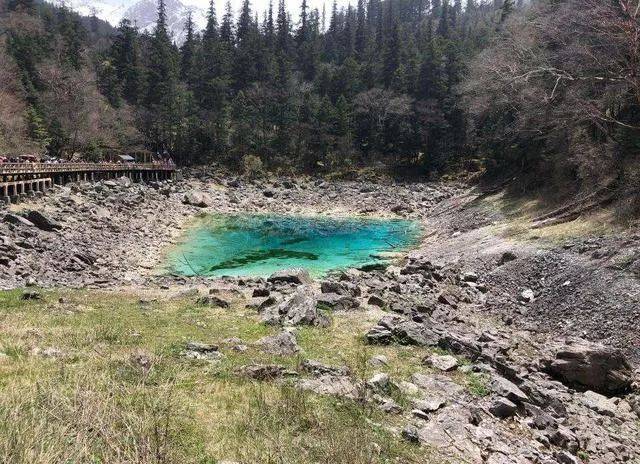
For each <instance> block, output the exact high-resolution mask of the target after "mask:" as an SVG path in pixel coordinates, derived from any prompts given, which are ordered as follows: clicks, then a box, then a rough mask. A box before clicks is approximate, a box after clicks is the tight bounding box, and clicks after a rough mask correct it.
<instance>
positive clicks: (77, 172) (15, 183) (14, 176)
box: [0, 163, 176, 203]
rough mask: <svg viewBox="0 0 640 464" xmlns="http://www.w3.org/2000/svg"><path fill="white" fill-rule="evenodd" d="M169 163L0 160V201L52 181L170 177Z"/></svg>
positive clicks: (172, 169)
mask: <svg viewBox="0 0 640 464" xmlns="http://www.w3.org/2000/svg"><path fill="white" fill-rule="evenodd" d="M175 170H176V167H175V165H174V164H173V163H56V164H54V163H0V201H3V202H5V203H11V202H16V201H19V199H20V198H21V197H23V196H28V195H35V194H36V193H37V192H45V191H46V190H48V189H50V188H51V187H52V186H53V185H54V184H55V185H63V184H66V183H69V182H80V181H97V180H104V179H116V178H119V177H127V178H129V179H131V180H132V181H134V182H143V181H160V180H166V179H171V178H173V176H174V173H175Z"/></svg>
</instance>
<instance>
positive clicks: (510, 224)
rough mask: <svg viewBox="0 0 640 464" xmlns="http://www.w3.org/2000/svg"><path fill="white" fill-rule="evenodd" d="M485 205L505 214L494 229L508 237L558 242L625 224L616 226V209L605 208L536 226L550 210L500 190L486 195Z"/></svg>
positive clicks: (606, 232)
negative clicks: (536, 220) (494, 193)
mask: <svg viewBox="0 0 640 464" xmlns="http://www.w3.org/2000/svg"><path fill="white" fill-rule="evenodd" d="M483 204H484V205H485V206H486V207H488V208H491V209H494V210H498V211H500V213H501V214H502V215H503V216H504V220H503V221H501V222H499V223H498V224H496V225H494V226H493V227H492V228H493V229H494V232H495V233H497V234H499V235H501V236H503V237H505V238H513V239H518V240H541V241H543V242H549V243H554V244H556V243H562V242H564V241H566V240H568V239H572V238H576V237H587V236H594V235H609V234H612V233H614V232H616V231H617V230H618V229H619V228H621V227H622V225H620V226H617V225H616V224H617V221H616V219H615V214H614V212H613V211H611V210H608V209H601V210H598V211H595V212H593V213H591V214H586V215H584V216H581V217H579V218H578V219H575V220H573V221H568V222H563V223H560V224H555V225H549V226H546V227H541V228H538V229H534V228H532V226H533V225H534V221H533V219H534V218H536V217H538V216H540V215H542V214H544V213H546V212H547V211H546V210H545V209H544V208H543V207H542V205H541V203H540V201H539V200H537V199H514V198H510V197H507V196H505V194H504V193H500V194H497V195H493V196H490V197H488V198H485V199H484V200H483Z"/></svg>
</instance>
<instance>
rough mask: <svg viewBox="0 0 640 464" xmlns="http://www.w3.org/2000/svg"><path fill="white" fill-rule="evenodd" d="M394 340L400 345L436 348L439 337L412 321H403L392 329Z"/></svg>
mask: <svg viewBox="0 0 640 464" xmlns="http://www.w3.org/2000/svg"><path fill="white" fill-rule="evenodd" d="M392 333H393V337H394V339H395V340H396V341H397V342H398V343H400V344H401V345H417V346H436V345H437V344H438V341H439V339H440V337H439V335H437V334H436V333H435V332H433V331H432V330H431V329H429V328H428V327H426V326H425V325H424V324H420V323H418V322H414V321H405V322H401V323H399V324H397V325H396V326H395V327H393V329H392Z"/></svg>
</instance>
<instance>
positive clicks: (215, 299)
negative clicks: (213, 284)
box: [197, 295, 230, 308]
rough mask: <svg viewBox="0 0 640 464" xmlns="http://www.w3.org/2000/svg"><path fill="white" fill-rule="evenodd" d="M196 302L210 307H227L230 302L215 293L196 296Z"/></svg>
mask: <svg viewBox="0 0 640 464" xmlns="http://www.w3.org/2000/svg"><path fill="white" fill-rule="evenodd" d="M197 303H198V304H199V305H203V306H210V307H212V308H229V307H230V304H229V302H228V301H227V300H225V299H223V298H220V297H219V296H215V295H207V296H203V297H200V298H198V300H197Z"/></svg>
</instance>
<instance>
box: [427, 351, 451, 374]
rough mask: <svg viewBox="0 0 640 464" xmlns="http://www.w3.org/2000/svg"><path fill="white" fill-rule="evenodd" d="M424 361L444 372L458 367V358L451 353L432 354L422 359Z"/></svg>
mask: <svg viewBox="0 0 640 464" xmlns="http://www.w3.org/2000/svg"><path fill="white" fill-rule="evenodd" d="M422 362H423V363H424V364H425V365H427V366H429V367H433V368H435V369H438V370H440V371H443V372H449V371H452V370H454V369H456V368H457V367H458V360H457V359H456V358H454V357H453V356H451V355H442V356H441V355H437V354H432V355H431V356H427V357H426V358H424V359H423V360H422Z"/></svg>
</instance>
